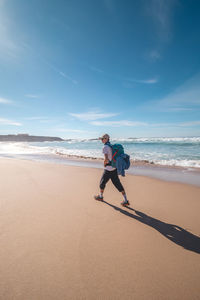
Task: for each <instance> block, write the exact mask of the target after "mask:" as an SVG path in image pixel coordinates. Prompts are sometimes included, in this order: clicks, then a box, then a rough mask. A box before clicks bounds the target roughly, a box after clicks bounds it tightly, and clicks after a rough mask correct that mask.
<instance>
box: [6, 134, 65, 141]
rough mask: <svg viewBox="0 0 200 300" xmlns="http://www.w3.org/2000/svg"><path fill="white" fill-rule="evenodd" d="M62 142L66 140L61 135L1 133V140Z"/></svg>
mask: <svg viewBox="0 0 200 300" xmlns="http://www.w3.org/2000/svg"><path fill="white" fill-rule="evenodd" d="M55 141H57V142H61V141H64V140H63V139H61V138H59V137H52V136H35V135H29V134H8V135H0V142H55Z"/></svg>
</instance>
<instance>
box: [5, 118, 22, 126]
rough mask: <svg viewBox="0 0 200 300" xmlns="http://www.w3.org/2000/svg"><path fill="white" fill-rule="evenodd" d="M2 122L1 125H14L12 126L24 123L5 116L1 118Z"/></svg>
mask: <svg viewBox="0 0 200 300" xmlns="http://www.w3.org/2000/svg"><path fill="white" fill-rule="evenodd" d="M0 124H1V125H12V126H22V124H21V123H19V122H15V121H12V120H8V119H4V118H0Z"/></svg>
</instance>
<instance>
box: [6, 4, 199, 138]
mask: <svg viewBox="0 0 200 300" xmlns="http://www.w3.org/2000/svg"><path fill="white" fill-rule="evenodd" d="M199 14H200V2H199V1H198V0H196V1H195V0H191V1H183V0H182V1H181V0H168V1H166V0H126V1H121V0H84V1H82V0H73V1H72V0H57V1H55V0H42V1H41V0H29V1H26V0H17V1H16V0H9V1H8V0H7V1H6V0H0V37H1V39H0V134H10V133H15V134H17V133H29V134H35V135H50V136H60V137H63V138H94V137H98V136H99V135H101V134H102V133H105V132H108V133H110V135H111V136H113V137H118V138H119V137H160V136H167V137H170V136H172V137H174V136H200V18H199Z"/></svg>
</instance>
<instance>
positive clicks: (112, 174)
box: [100, 169, 124, 192]
mask: <svg viewBox="0 0 200 300" xmlns="http://www.w3.org/2000/svg"><path fill="white" fill-rule="evenodd" d="M109 179H111V180H112V183H113V184H114V186H115V187H116V188H117V189H118V191H119V192H122V191H124V188H123V185H122V184H121V182H120V180H119V177H118V174H117V169H115V170H114V171H108V170H104V172H103V175H102V177H101V180H100V189H101V190H104V189H105V186H106V183H107V182H108V180H109Z"/></svg>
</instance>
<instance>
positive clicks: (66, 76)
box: [58, 71, 78, 84]
mask: <svg viewBox="0 0 200 300" xmlns="http://www.w3.org/2000/svg"><path fill="white" fill-rule="evenodd" d="M58 73H59V74H60V75H61V76H62V77H65V78H67V79H68V80H70V81H71V82H72V83H73V84H77V83H78V81H77V80H75V79H72V78H71V77H70V76H68V75H66V74H65V73H64V72H62V71H58Z"/></svg>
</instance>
